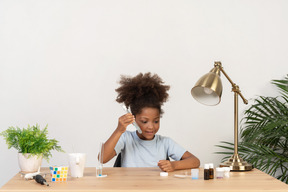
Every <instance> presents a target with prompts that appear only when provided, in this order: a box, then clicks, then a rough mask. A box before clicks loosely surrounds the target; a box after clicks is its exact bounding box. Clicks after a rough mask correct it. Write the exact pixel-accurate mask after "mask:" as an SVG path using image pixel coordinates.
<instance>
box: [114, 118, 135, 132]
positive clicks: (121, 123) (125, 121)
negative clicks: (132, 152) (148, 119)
mask: <svg viewBox="0 0 288 192" xmlns="http://www.w3.org/2000/svg"><path fill="white" fill-rule="evenodd" d="M134 121H135V118H134V116H133V115H132V114H131V113H127V114H125V115H123V116H121V117H119V119H118V127H117V130H118V131H120V132H121V133H124V132H125V131H126V128H127V126H128V125H129V124H131V123H133V122H134Z"/></svg>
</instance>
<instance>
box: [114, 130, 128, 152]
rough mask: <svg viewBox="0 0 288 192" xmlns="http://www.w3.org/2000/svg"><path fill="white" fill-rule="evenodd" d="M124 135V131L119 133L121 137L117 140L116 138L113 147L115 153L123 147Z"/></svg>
mask: <svg viewBox="0 0 288 192" xmlns="http://www.w3.org/2000/svg"><path fill="white" fill-rule="evenodd" d="M125 135H126V132H125V133H123V134H122V135H121V137H120V138H119V140H118V142H117V144H116V146H115V148H114V150H115V152H116V154H117V155H118V154H119V153H120V152H121V151H122V150H123V149H124V146H125V141H126V139H125Z"/></svg>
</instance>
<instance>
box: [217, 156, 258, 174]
mask: <svg viewBox="0 0 288 192" xmlns="http://www.w3.org/2000/svg"><path fill="white" fill-rule="evenodd" d="M220 167H230V169H231V171H250V170H252V169H253V165H251V164H249V163H247V162H246V161H244V160H243V159H242V158H241V157H239V155H238V154H236V155H235V154H234V155H232V157H231V158H229V159H228V161H225V162H224V163H221V164H220Z"/></svg>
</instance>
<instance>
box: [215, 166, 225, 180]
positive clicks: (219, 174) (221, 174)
mask: <svg viewBox="0 0 288 192" xmlns="http://www.w3.org/2000/svg"><path fill="white" fill-rule="evenodd" d="M223 178H224V168H222V167H217V168H216V179H223Z"/></svg>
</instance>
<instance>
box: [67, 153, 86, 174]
mask: <svg viewBox="0 0 288 192" xmlns="http://www.w3.org/2000/svg"><path fill="white" fill-rule="evenodd" d="M68 155H69V167H70V173H71V177H83V173H84V168H85V163H86V154H85V153H69V154H68Z"/></svg>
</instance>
